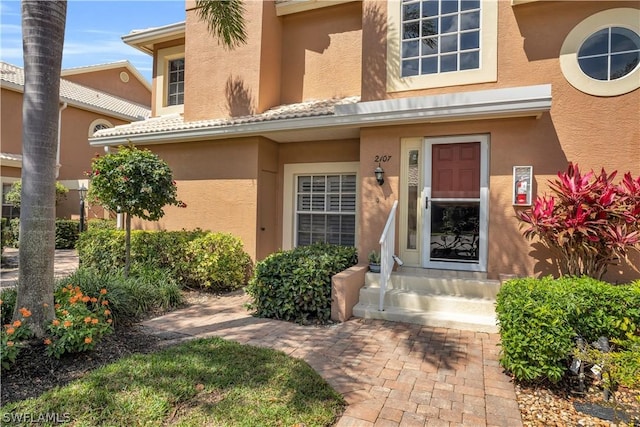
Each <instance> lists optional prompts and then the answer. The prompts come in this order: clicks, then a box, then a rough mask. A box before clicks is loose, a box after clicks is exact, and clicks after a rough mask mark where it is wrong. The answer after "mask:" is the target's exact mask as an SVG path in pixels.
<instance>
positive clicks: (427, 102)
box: [89, 84, 551, 147]
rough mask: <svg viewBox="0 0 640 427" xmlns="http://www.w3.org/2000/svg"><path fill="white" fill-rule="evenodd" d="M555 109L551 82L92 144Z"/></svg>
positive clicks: (528, 114)
mask: <svg viewBox="0 0 640 427" xmlns="http://www.w3.org/2000/svg"><path fill="white" fill-rule="evenodd" d="M550 110H551V85H550V84H546V85H535V86H521V87H515V88H504V89H491V90H483V91H475V92H460V93H452V94H445V95H434V96H421V97H414V98H399V99H389V100H384V101H370V102H360V103H357V104H351V105H336V106H335V114H333V115H328V116H316V117H303V118H296V119H287V120H273V121H266V122H255V123H245V124H239V125H232V126H224V127H215V128H201V129H179V130H171V131H165V132H154V133H145V134H130V135H118V136H111V137H102V138H90V139H89V143H90V145H91V146H98V147H101V146H114V145H122V144H126V143H128V142H129V141H130V142H132V143H135V144H136V145H146V144H164V143H175V142H188V141H198V140H211V139H223V138H238V137H249V136H258V135H268V133H269V132H282V131H287V130H296V131H299V130H300V129H321V128H331V127H333V128H344V127H351V128H358V127H374V126H383V125H402V124H410V123H436V122H446V121H460V120H480V119H493V118H503V117H532V116H533V117H540V115H541V114H542V113H544V112H547V111H550Z"/></svg>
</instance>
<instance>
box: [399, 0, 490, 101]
mask: <svg viewBox="0 0 640 427" xmlns="http://www.w3.org/2000/svg"><path fill="white" fill-rule="evenodd" d="M401 29H402V2H401V1H400V0H388V1H387V91H389V92H400V91H406V90H416V89H430V88H438V87H447V86H458V85H466V84H474V83H486V82H496V81H497V80H498V0H481V6H480V68H478V69H472V70H462V71H453V72H446V73H439V74H425V75H420V76H408V77H402V74H401V73H402V56H401V49H402V43H401Z"/></svg>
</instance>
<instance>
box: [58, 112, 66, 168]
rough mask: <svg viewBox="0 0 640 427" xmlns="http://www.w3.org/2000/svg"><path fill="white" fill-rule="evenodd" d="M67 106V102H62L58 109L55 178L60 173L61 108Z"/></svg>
mask: <svg viewBox="0 0 640 427" xmlns="http://www.w3.org/2000/svg"><path fill="white" fill-rule="evenodd" d="M66 108H67V103H66V102H64V103H63V104H62V106H61V107H60V109H59V110H58V151H57V152H56V179H58V175H60V166H62V165H61V164H60V139H61V138H60V134H61V129H62V110H65V109H66Z"/></svg>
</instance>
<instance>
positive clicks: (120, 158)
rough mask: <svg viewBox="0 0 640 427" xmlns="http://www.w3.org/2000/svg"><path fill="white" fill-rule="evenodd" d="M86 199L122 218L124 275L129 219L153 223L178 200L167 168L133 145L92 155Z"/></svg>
mask: <svg viewBox="0 0 640 427" xmlns="http://www.w3.org/2000/svg"><path fill="white" fill-rule="evenodd" d="M89 175H90V177H91V185H90V186H89V193H88V199H89V201H91V202H92V203H97V204H100V205H101V206H103V207H105V208H107V209H109V210H112V211H117V212H120V213H123V214H124V215H125V225H126V226H125V267H124V268H125V271H124V274H125V276H128V274H129V268H130V264H131V217H132V216H135V217H138V218H142V219H146V220H149V221H157V220H159V219H160V218H162V217H163V216H164V210H163V208H164V207H165V206H166V205H175V206H180V207H186V205H185V204H184V203H183V202H181V201H179V200H178V199H177V198H176V196H177V192H178V190H177V188H176V183H175V181H174V180H173V176H172V173H171V169H170V168H169V166H168V165H167V164H166V163H165V162H164V161H163V160H162V159H160V158H159V157H158V156H157V155H156V154H154V153H152V152H151V151H149V150H140V149H137V148H136V147H134V146H133V145H130V146H127V147H119V148H118V151H116V152H114V153H109V154H106V155H104V156H99V155H98V156H96V158H94V159H93V161H92V163H91V171H90V172H89Z"/></svg>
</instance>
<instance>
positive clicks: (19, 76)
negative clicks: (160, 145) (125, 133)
mask: <svg viewBox="0 0 640 427" xmlns="http://www.w3.org/2000/svg"><path fill="white" fill-rule="evenodd" d="M0 83H2V84H5V83H8V84H9V85H10V86H13V87H14V88H15V89H17V90H20V91H23V90H24V71H23V69H22V68H20V67H17V66H15V65H11V64H8V63H6V62H0ZM60 99H61V100H62V101H64V102H69V103H72V104H73V105H75V106H78V107H80V108H82V107H83V106H84V107H87V108H89V109H98V110H101V111H103V112H104V113H105V114H107V115H108V114H109V113H115V114H117V115H119V116H125V117H127V118H129V119H131V120H140V119H144V118H146V117H149V115H150V114H151V111H150V110H149V109H148V108H147V107H144V106H142V105H139V104H136V103H134V102H131V101H127V100H125V99H122V98H118V97H117V96H113V95H110V94H108V93H106V92H102V91H99V90H96V89H92V88H88V87H86V86H82V85H79V84H77V83H73V82H70V81H68V80H65V79H60Z"/></svg>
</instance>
